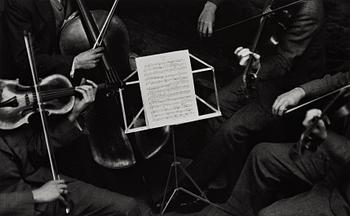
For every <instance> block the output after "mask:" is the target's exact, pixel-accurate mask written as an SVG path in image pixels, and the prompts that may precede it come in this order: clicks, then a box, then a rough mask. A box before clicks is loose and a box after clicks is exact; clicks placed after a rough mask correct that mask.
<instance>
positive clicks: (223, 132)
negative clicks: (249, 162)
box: [188, 101, 274, 186]
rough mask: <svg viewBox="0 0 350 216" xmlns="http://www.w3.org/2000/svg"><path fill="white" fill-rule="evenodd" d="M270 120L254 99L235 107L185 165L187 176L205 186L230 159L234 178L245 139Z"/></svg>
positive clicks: (242, 157) (244, 150) (243, 156)
mask: <svg viewBox="0 0 350 216" xmlns="http://www.w3.org/2000/svg"><path fill="white" fill-rule="evenodd" d="M273 121H274V118H273V117H272V115H270V114H268V113H266V112H265V111H264V110H263V108H262V107H261V106H260V105H259V103H257V102H256V101H251V102H250V103H249V104H247V105H246V106H244V107H242V108H241V109H239V110H238V111H237V112H236V113H234V114H233V115H232V116H231V118H230V119H228V120H227V121H226V122H225V123H224V124H223V125H222V126H221V127H220V129H219V130H218V131H217V132H216V133H215V135H214V136H213V138H212V139H211V141H210V142H209V143H208V144H207V146H206V147H205V148H204V149H203V150H202V151H201V153H200V154H199V155H198V157H197V158H196V159H195V160H194V161H193V163H192V164H191V165H190V166H189V168H188V171H189V173H190V175H191V176H192V177H193V178H194V179H195V181H196V182H197V183H198V184H199V185H200V186H205V185H206V184H207V183H208V182H209V181H210V180H211V178H212V177H213V176H214V175H215V174H216V171H217V170H218V169H219V168H220V167H221V166H222V165H223V164H224V162H225V160H227V159H230V161H231V160H232V163H231V164H230V170H233V179H234V180H235V179H236V178H237V177H238V175H239V173H240V169H241V168H242V166H243V164H244V161H245V159H246V156H247V154H248V152H249V149H250V146H249V145H248V142H249V138H250V137H251V136H254V135H256V134H257V133H259V132H261V130H262V129H263V128H265V127H267V126H268V125H269V124H271V123H272V122H273Z"/></svg>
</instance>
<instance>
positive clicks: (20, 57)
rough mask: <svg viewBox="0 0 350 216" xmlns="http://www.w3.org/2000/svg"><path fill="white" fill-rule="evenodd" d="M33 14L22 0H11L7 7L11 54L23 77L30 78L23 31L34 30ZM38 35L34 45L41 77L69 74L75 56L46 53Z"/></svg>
mask: <svg viewBox="0 0 350 216" xmlns="http://www.w3.org/2000/svg"><path fill="white" fill-rule="evenodd" d="M31 16H32V14H31V12H30V10H29V9H28V8H26V7H25V3H23V2H22V1H21V0H9V1H8V6H7V8H6V22H7V27H8V32H7V34H8V39H9V43H10V48H11V54H12V57H13V59H14V60H15V61H16V62H15V63H16V65H17V67H19V69H20V70H21V73H22V74H21V78H22V77H24V78H30V67H29V63H28V57H27V52H26V48H25V44H24V39H23V31H24V30H27V31H30V32H33V30H34V26H33V23H32V17H31ZM37 37H39V36H38V35H33V46H34V52H35V57H36V61H37V66H38V73H39V76H40V77H44V76H47V75H49V74H56V73H58V74H64V75H68V74H69V71H70V70H71V67H72V62H73V56H63V55H58V54H52V55H50V54H48V53H44V52H43V51H42V49H40V46H39V45H38V41H37ZM55 45H56V44H55Z"/></svg>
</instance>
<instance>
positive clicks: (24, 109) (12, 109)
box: [0, 74, 112, 130]
mask: <svg viewBox="0 0 350 216" xmlns="http://www.w3.org/2000/svg"><path fill="white" fill-rule="evenodd" d="M38 87H39V94H40V95H41V103H42V107H43V109H44V111H46V113H47V114H48V115H51V114H54V115H63V114H66V113H68V112H70V111H71V110H72V108H73V106H74V101H75V95H76V94H77V92H76V91H75V88H74V87H73V86H72V84H71V82H70V81H69V79H67V78H66V77H65V76H63V75H59V74H54V75H50V76H48V77H46V78H44V79H43V80H41V81H40V82H39V86H38ZM111 88H112V85H111V84H99V85H98V89H99V90H102V89H111ZM37 103H38V98H37V96H36V94H35V92H34V88H33V87H32V86H23V85H21V84H19V82H18V80H0V115H1V120H0V129H2V130H11V129H15V128H18V127H20V126H22V125H23V124H26V123H28V122H29V117H30V116H32V115H33V114H34V113H37V112H38V105H37Z"/></svg>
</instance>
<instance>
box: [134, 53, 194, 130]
mask: <svg viewBox="0 0 350 216" xmlns="http://www.w3.org/2000/svg"><path fill="white" fill-rule="evenodd" d="M136 65H137V70H138V75H139V80H140V88H141V95H142V101H143V105H144V109H145V116H146V121H147V124H148V126H149V127H150V128H155V127H162V126H165V125H174V124H181V123H186V122H190V121H194V120H196V119H197V118H198V108H197V103H196V95H195V89H194V83H193V76H192V69H191V63H190V58H189V53H188V50H181V51H175V52H170V53H163V54H158V55H151V56H145V57H140V58H137V59H136Z"/></svg>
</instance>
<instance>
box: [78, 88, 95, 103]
mask: <svg viewBox="0 0 350 216" xmlns="http://www.w3.org/2000/svg"><path fill="white" fill-rule="evenodd" d="M80 87H81V88H82V89H84V92H85V93H86V97H84V98H85V100H86V101H87V102H92V101H94V90H93V87H92V86H90V85H83V86H80Z"/></svg>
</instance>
